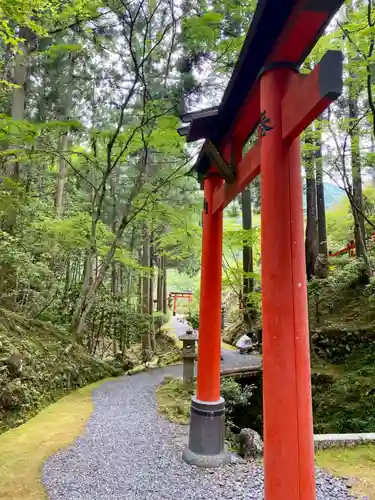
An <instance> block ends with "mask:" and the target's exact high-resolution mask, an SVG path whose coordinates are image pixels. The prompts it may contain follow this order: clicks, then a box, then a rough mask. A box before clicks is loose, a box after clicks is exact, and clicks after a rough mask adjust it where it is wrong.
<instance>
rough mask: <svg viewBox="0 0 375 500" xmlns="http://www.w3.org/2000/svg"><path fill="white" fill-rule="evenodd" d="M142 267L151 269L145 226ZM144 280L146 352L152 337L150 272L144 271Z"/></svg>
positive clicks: (148, 237) (148, 242) (143, 300)
mask: <svg viewBox="0 0 375 500" xmlns="http://www.w3.org/2000/svg"><path fill="white" fill-rule="evenodd" d="M142 266H143V268H147V267H150V235H149V231H148V228H147V227H146V226H145V227H144V230H143V251H142ZM143 273H144V274H143V278H142V313H143V314H144V324H145V331H144V332H143V335H142V345H143V348H144V350H147V349H149V350H150V349H151V335H150V322H149V314H150V274H149V271H145V270H144V271H143Z"/></svg>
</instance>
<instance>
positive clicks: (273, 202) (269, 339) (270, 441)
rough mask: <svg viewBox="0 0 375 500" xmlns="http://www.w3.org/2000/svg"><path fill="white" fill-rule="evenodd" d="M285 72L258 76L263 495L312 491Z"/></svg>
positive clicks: (302, 287)
mask: <svg viewBox="0 0 375 500" xmlns="http://www.w3.org/2000/svg"><path fill="white" fill-rule="evenodd" d="M291 76H292V71H291V70H290V69H286V68H284V69H281V68H280V69H273V70H269V71H266V72H265V73H263V75H262V76H261V84H260V85H261V97H260V99H261V100H260V104H261V112H262V113H264V117H265V119H267V125H268V126H267V130H263V137H262V143H261V164H262V169H261V190H262V191H261V206H262V213H261V217H262V308H263V332H262V333H263V400H264V446H265V456H264V468H265V499H266V500H281V499H284V498H285V499H288V500H315V498H316V492H315V477H314V447H313V427H312V406H311V382H310V358H309V334H308V317H307V293H306V273H305V251H304V230H303V207H302V184H301V172H300V142H299V139H295V140H294V141H293V142H292V144H290V143H289V142H288V141H286V140H283V137H282V135H283V130H282V120H281V118H282V99H283V97H284V94H285V92H286V89H287V86H288V81H289V78H290V77H291ZM268 120H269V121H268ZM270 127H271V128H270ZM275 221H277V222H276V223H275ZM275 241H276V242H277V244H276V245H275Z"/></svg>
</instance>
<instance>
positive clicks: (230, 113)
mask: <svg viewBox="0 0 375 500" xmlns="http://www.w3.org/2000/svg"><path fill="white" fill-rule="evenodd" d="M342 3H343V0H283V1H280V0H259V1H258V4H257V8H256V12H255V14H254V18H253V21H252V23H251V26H250V29H249V32H248V34H247V37H246V40H245V42H244V45H243V48H242V51H241V54H240V57H239V59H238V61H237V64H236V67H235V69H234V72H233V75H232V78H231V80H230V82H229V84H228V87H227V89H226V91H225V93H224V97H223V100H222V103H221V105H220V106H219V108H211V109H209V110H205V111H203V112H202V113H192V114H186V115H184V116H182V120H183V121H184V122H190V125H189V126H188V127H184V128H183V129H180V130H179V132H180V134H181V135H186V136H187V140H188V142H191V141H195V140H197V139H202V138H205V139H206V140H205V144H204V146H203V148H202V150H201V153H200V155H199V158H198V161H197V163H196V165H195V169H196V171H197V172H198V176H199V178H200V180H201V181H202V182H203V187H204V199H205V200H204V209H203V235H202V264H201V265H202V273H201V291H200V292H201V293H200V328H199V350H198V380H197V394H196V396H194V397H193V398H192V407H191V410H192V411H191V421H190V434H189V446H188V448H187V449H186V450H185V451H184V455H183V456H184V459H185V460H186V461H187V462H189V463H193V464H197V465H201V466H207V467H214V466H218V465H221V464H223V463H225V461H226V459H227V454H226V453H225V449H224V409H225V404H224V400H223V398H221V396H220V340H221V339H220V310H221V307H220V306H221V259H222V227H223V209H224V207H225V206H226V205H227V204H228V203H230V201H231V200H232V199H233V198H234V197H235V196H236V195H237V194H239V193H240V192H241V191H242V190H243V189H244V188H245V186H246V185H247V184H248V183H249V182H251V181H252V180H253V179H254V178H255V177H256V176H257V175H258V174H259V173H260V174H261V218H262V313H263V318H262V321H263V323H262V327H263V403H264V404H263V406H264V447H265V452H264V453H265V456H264V468H265V499H266V500H281V499H284V498H285V499H288V500H315V499H316V491H315V477H314V447H313V426H312V405H311V381H310V359H309V334H308V316H307V293H306V275H305V256H304V234H303V209H302V183H301V171H300V170H301V169H300V141H299V134H300V133H301V132H302V131H303V130H304V129H305V128H306V127H307V126H308V125H309V124H310V123H311V122H312V121H313V120H314V119H315V118H317V117H318V116H319V114H320V113H322V111H324V109H326V107H327V106H328V105H329V104H330V103H331V102H332V101H333V100H335V99H336V98H337V97H338V96H339V95H340V93H341V92H342V55H341V53H340V52H335V51H329V52H327V54H326V55H325V56H324V57H323V59H322V61H321V62H320V64H319V65H318V66H317V67H316V68H315V69H314V70H313V71H312V72H311V73H310V75H308V76H303V75H300V74H299V73H298V68H299V66H300V65H301V64H302V63H303V61H304V60H305V58H306V57H307V55H308V54H309V53H310V51H311V50H312V48H313V47H314V45H315V44H316V42H317V41H318V39H319V38H320V36H321V34H322V33H323V32H324V29H325V27H326V26H327V24H328V22H329V21H330V19H331V18H332V16H333V15H334V14H335V13H336V12H337V10H338V9H339V7H340V6H341V5H342ZM257 128H258V130H259V135H258V142H257V144H256V145H255V146H254V147H253V149H252V150H251V151H250V152H249V153H247V155H246V156H245V157H244V158H242V149H243V146H244V144H245V142H246V141H247V139H248V137H249V136H250V135H251V134H253V133H254V132H255V131H256V130H257ZM224 181H225V182H224ZM275 232H276V234H277V237H276V238H275ZM275 239H276V241H277V244H276V245H275Z"/></svg>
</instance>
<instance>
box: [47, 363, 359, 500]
mask: <svg viewBox="0 0 375 500" xmlns="http://www.w3.org/2000/svg"><path fill="white" fill-rule="evenodd" d="M180 372H181V367H180V366H174V367H169V368H163V369H156V370H152V371H149V372H145V373H140V374H137V375H133V376H131V377H122V378H120V379H118V380H115V381H111V382H107V383H105V384H103V385H102V386H101V387H100V388H99V389H97V390H95V391H94V406H95V408H94V412H93V414H92V416H91V419H90V421H89V422H88V424H87V427H86V432H85V434H84V435H83V436H81V437H80V438H78V439H77V441H76V442H75V443H74V444H73V445H72V446H71V447H69V448H68V449H66V450H62V451H59V452H58V453H56V454H55V455H54V456H52V457H51V458H49V459H48V460H47V462H46V463H45V465H44V468H43V473H42V480H43V483H44V484H45V486H46V489H47V493H48V498H49V499H50V500H162V499H164V500H172V499H173V500H211V499H212V500H250V499H259V500H261V499H263V468H262V465H261V463H260V462H258V463H256V462H253V463H241V461H234V463H233V464H231V465H228V466H226V467H223V468H222V469H217V470H202V469H199V468H196V467H191V466H189V465H187V464H185V463H183V462H182V460H181V453H182V449H183V447H184V446H185V444H186V440H187V427H186V426H185V427H184V426H180V425H175V424H172V423H170V422H168V421H166V420H165V419H164V418H162V417H160V416H158V414H157V408H156V399H155V388H156V386H157V385H158V384H159V383H160V382H161V381H162V380H163V378H164V376H165V375H179V374H180ZM317 492H318V496H317V498H318V500H330V499H335V500H347V499H348V498H350V496H349V494H348V492H347V489H346V487H345V485H344V483H343V482H341V481H339V480H337V479H333V478H332V477H331V476H329V475H327V474H325V473H323V472H321V471H317Z"/></svg>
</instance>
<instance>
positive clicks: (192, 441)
mask: <svg viewBox="0 0 375 500" xmlns="http://www.w3.org/2000/svg"><path fill="white" fill-rule="evenodd" d="M224 417H225V402H224V399H223V398H220V399H219V401H215V402H213V403H211V402H206V401H199V400H198V399H197V398H196V397H195V396H193V397H192V401H191V417H190V432H189V446H188V447H187V448H185V450H184V451H183V454H182V458H183V460H185V462H187V463H189V464H191V465H197V466H199V467H220V466H222V465H224V464H226V463H228V462H229V454H228V451H227V449H226V447H225V420H224Z"/></svg>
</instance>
